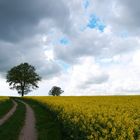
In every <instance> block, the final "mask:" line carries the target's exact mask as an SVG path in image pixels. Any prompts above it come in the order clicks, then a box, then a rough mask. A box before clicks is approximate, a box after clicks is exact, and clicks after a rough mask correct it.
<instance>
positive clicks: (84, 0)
mask: <svg viewBox="0 0 140 140" xmlns="http://www.w3.org/2000/svg"><path fill="white" fill-rule="evenodd" d="M83 6H84V8H85V9H87V8H88V7H89V0H83Z"/></svg>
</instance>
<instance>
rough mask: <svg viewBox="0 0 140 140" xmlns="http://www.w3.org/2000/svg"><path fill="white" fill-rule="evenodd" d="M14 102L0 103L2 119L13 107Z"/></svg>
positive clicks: (9, 100)
mask: <svg viewBox="0 0 140 140" xmlns="http://www.w3.org/2000/svg"><path fill="white" fill-rule="evenodd" d="M13 105H14V104H13V102H12V100H11V99H8V100H5V101H2V102H0V118H1V117H3V116H4V115H5V114H6V113H7V112H8V111H9V110H10V109H11V108H12V107H13Z"/></svg>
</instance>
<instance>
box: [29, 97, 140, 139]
mask: <svg viewBox="0 0 140 140" xmlns="http://www.w3.org/2000/svg"><path fill="white" fill-rule="evenodd" d="M29 98H31V99H34V100H36V101H38V102H39V103H41V104H43V105H45V106H46V107H47V108H48V109H49V110H50V111H51V112H52V113H53V115H54V116H55V117H56V118H57V119H58V120H59V121H60V123H61V125H62V131H63V134H65V139H66V140H70V139H71V140H72V139H73V140H140V96H100V97H99V96H98V97H96V96H92V97H90V96H88V97H29Z"/></svg>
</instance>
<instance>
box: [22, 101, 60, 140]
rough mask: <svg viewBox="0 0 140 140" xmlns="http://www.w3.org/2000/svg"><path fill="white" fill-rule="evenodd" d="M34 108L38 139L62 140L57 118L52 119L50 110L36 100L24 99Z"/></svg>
mask: <svg viewBox="0 0 140 140" xmlns="http://www.w3.org/2000/svg"><path fill="white" fill-rule="evenodd" d="M24 101H25V102H27V103H28V104H29V105H30V106H31V107H32V108H33V110H34V113H35V117H36V128H37V132H38V140H62V138H61V131H60V130H61V129H60V125H59V123H58V122H57V120H54V119H53V117H52V115H51V114H50V112H49V111H48V110H47V109H46V108H45V107H44V106H43V105H41V104H39V103H38V102H36V101H33V100H29V99H24Z"/></svg>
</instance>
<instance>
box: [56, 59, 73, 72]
mask: <svg viewBox="0 0 140 140" xmlns="http://www.w3.org/2000/svg"><path fill="white" fill-rule="evenodd" d="M57 62H58V64H60V66H61V67H62V69H63V70H64V71H67V70H68V69H69V68H70V67H71V65H70V64H67V63H66V62H64V61H62V60H57Z"/></svg>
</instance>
